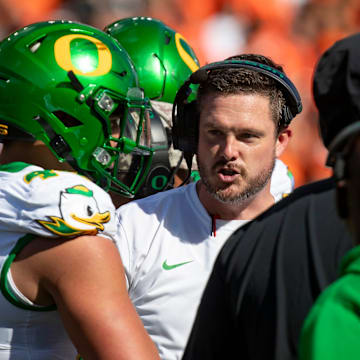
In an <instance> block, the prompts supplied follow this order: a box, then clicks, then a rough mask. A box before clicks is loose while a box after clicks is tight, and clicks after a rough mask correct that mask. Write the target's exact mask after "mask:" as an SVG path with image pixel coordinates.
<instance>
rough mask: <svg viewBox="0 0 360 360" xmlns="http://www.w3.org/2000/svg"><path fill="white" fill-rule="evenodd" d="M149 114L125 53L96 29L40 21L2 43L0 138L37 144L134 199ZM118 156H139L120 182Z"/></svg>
mask: <svg viewBox="0 0 360 360" xmlns="http://www.w3.org/2000/svg"><path fill="white" fill-rule="evenodd" d="M14 99H16V100H17V101H14ZM149 111H150V110H149V103H148V100H147V99H145V98H144V95H143V91H141V90H140V89H139V88H138V84H137V76H136V72H135V70H134V67H133V65H132V62H131V60H130V59H129V57H128V55H127V53H126V52H125V51H124V50H123V48H122V47H121V46H120V45H119V44H118V43H117V42H116V41H115V40H113V39H112V38H111V37H110V36H108V35H107V34H105V33H103V32H102V31H100V30H98V29H95V28H93V27H90V26H87V25H83V24H77V23H73V22H66V21H53V22H43V23H37V24H33V25H30V26H28V27H25V28H23V29H21V30H19V31H17V32H15V33H14V34H12V35H10V36H9V38H7V39H5V40H3V41H2V42H1V43H0V124H1V126H2V127H4V126H5V127H6V128H7V131H6V132H4V131H3V132H2V134H0V138H1V139H5V140H6V139H8V140H16V139H18V140H24V139H33V140H41V141H42V142H44V143H45V145H47V146H48V147H49V148H50V149H51V150H52V152H53V153H54V155H55V156H56V157H57V159H58V160H59V161H61V162H63V161H67V162H69V163H70V165H71V166H72V167H73V168H74V169H75V170H77V171H79V172H80V173H82V174H84V175H86V176H88V177H90V178H91V179H92V180H93V181H94V182H96V183H98V184H99V185H100V186H102V187H103V188H104V189H105V190H112V191H114V192H117V193H120V194H122V195H124V196H127V197H133V196H134V194H135V193H136V191H137V190H138V189H139V187H140V186H141V183H142V181H143V180H144V179H145V177H146V174H147V171H148V169H149V167H150V164H151V157H152V153H153V149H152V148H151V140H150V139H151V136H150V134H149V131H150V126H149V122H148V120H147V119H149V115H148V112H149ZM114 119H117V120H114ZM114 123H117V125H116V126H117V127H118V128H119V131H118V133H117V134H113V130H114V127H113V125H114ZM115 128H116V127H115ZM129 129H131V131H130V130H129ZM124 154H126V155H127V156H128V154H136V155H137V156H140V157H141V161H140V162H139V166H138V167H137V173H136V175H134V176H133V177H132V180H128V181H127V182H126V183H123V182H122V181H121V180H120V179H119V177H118V168H119V164H120V163H121V157H122V156H124ZM122 171H126V169H125V168H124V165H123V167H122Z"/></svg>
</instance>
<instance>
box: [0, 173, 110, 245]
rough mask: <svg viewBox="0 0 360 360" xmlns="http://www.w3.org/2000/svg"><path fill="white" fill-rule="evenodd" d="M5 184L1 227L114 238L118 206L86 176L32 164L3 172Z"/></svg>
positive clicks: (40, 233) (1, 191) (44, 234)
mask: <svg viewBox="0 0 360 360" xmlns="http://www.w3.org/2000/svg"><path fill="white" fill-rule="evenodd" d="M2 185H4V186H2V188H1V189H0V196H1V197H3V199H5V203H4V206H3V208H2V209H0V231H8V232H18V233H25V234H29V233H31V234H35V235H38V236H42V237H69V238H70V237H74V236H80V235H100V236H105V237H108V238H110V239H114V238H115V232H116V227H115V208H114V205H113V204H112V202H111V199H110V197H109V195H108V194H107V193H105V192H104V191H103V190H102V189H100V188H99V187H98V186H97V185H95V184H94V183H92V182H91V181H90V180H89V179H87V178H85V177H83V176H80V175H77V174H75V173H71V172H66V171H54V170H44V169H41V168H39V167H35V166H29V167H26V168H25V169H23V170H22V171H19V172H17V173H14V174H10V175H9V174H3V177H2Z"/></svg>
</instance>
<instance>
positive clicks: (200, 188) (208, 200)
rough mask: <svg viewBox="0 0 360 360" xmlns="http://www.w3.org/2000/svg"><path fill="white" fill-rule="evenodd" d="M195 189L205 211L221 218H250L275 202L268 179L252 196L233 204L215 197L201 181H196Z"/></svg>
mask: <svg viewBox="0 0 360 360" xmlns="http://www.w3.org/2000/svg"><path fill="white" fill-rule="evenodd" d="M196 190H197V193H198V196H199V199H200V202H201V203H202V205H203V206H204V208H205V209H206V211H207V212H208V213H209V214H210V215H216V216H218V217H219V218H220V219H223V220H252V219H254V218H255V217H256V216H258V215H259V214H261V213H262V212H264V211H265V210H266V209H267V208H269V207H270V206H272V205H273V204H274V203H275V200H274V197H273V196H272V195H271V193H270V181H269V182H268V184H267V185H266V186H265V187H264V189H262V190H261V191H259V192H258V193H257V194H255V195H254V196H252V197H250V198H248V199H245V200H243V201H241V202H237V203H235V204H230V203H224V202H221V201H219V200H217V199H215V198H214V196H213V195H211V194H210V193H209V192H208V191H207V190H206V188H205V186H204V184H203V183H202V182H201V181H199V182H198V183H197V186H196Z"/></svg>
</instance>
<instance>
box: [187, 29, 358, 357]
mask: <svg viewBox="0 0 360 360" xmlns="http://www.w3.org/2000/svg"><path fill="white" fill-rule="evenodd" d="M359 45H360V37H359V35H357V36H356V37H353V38H349V39H348V40H347V41H344V42H340V43H339V44H337V46H335V47H334V48H333V50H332V51H330V52H329V53H326V54H325V55H324V57H323V58H322V60H321V61H320V63H319V65H318V67H317V69H316V72H315V75H314V99H315V103H316V105H317V107H318V109H319V115H320V116H319V122H320V130H321V137H322V140H323V142H324V145H325V146H326V147H327V148H328V149H329V150H330V155H331V156H330V158H329V159H331V160H332V161H331V162H330V163H329V165H331V166H333V167H334V174H335V180H336V178H341V177H342V176H343V175H340V174H339V173H341V172H343V170H344V167H343V165H344V162H342V161H333V160H334V159H333V155H336V151H334V149H333V145H331V144H333V143H334V142H335V143H336V142H337V140H338V138H337V135H338V134H339V133H341V132H342V130H343V129H344V128H345V129H348V125H351V124H353V123H354V122H358V120H359V111H360V106H359V91H360V87H359V83H358V77H359V75H360V71H359V65H358V64H359V59H360V51H359V49H360V46H359ZM357 125H358V124H357ZM352 130H354V129H352ZM344 131H345V130H344ZM348 135H350V133H348ZM339 136H340V135H339ZM337 160H340V159H337ZM357 169H358V165H357V168H356V170H355V169H353V170H354V171H355V172H357ZM356 186H357V189H358V186H359V185H358V184H357V185H356ZM353 190H354V189H353ZM357 193H358V190H356V191H355V190H354V191H353V192H349V193H348V194H346V192H344V191H342V190H341V188H340V189H338V190H337V194H338V200H339V206H338V209H339V210H340V215H342V217H347V216H344V215H345V213H346V212H344V211H343V209H344V203H345V204H346V202H348V201H351V203H352V204H356V206H358V204H359V202H358V201H359V199H358V197H357V196H356V194H357ZM350 197H351V198H350ZM354 198H355V201H354V202H353V199H354ZM335 199H336V188H335V181H334V178H329V179H325V180H322V181H318V182H315V183H312V184H308V185H305V186H302V187H300V188H297V189H296V190H295V191H294V192H293V193H292V194H290V195H289V196H288V197H287V198H286V199H284V200H283V201H281V202H279V203H277V204H275V205H274V206H273V207H272V208H270V209H269V210H267V211H266V212H264V213H263V214H261V215H260V216H259V217H257V218H256V219H255V220H254V221H252V222H250V223H249V224H246V225H245V226H243V227H242V228H240V229H239V230H237V231H236V232H235V233H234V234H233V235H232V236H231V237H230V238H229V240H228V241H227V243H226V244H225V246H224V247H223V249H222V250H221V252H220V254H219V256H218V258H217V260H216V262H215V265H214V269H213V271H212V274H211V276H210V279H209V282H208V284H207V286H206V288H205V291H204V294H203V298H202V300H201V303H200V306H199V309H198V312H197V316H196V320H195V323H194V325H193V329H192V333H191V336H190V339H189V342H188V344H187V347H186V351H185V353H184V357H183V359H184V360H195V359H196V360H197V359H207V360H211V359H220V358H241V359H251V360H257V359H258V360H260V359H261V360H262V359H277V360H296V359H298V356H299V354H298V343H299V338H300V332H301V328H302V325H303V321H304V319H305V317H306V315H307V314H308V312H309V310H310V308H311V306H312V305H313V303H314V301H315V300H316V299H317V297H318V296H319V294H320V293H321V292H322V291H323V290H324V289H325V288H326V287H327V286H328V285H329V284H330V283H332V282H333V281H334V280H335V279H336V278H337V277H338V271H339V265H340V262H341V259H342V258H343V256H344V255H345V253H346V252H347V251H349V249H350V248H351V247H352V241H351V238H350V236H349V233H348V232H347V229H346V226H345V224H344V223H343V221H342V219H341V218H340V217H339V216H338V213H337V208H336V203H335ZM345 208H346V206H345ZM352 219H353V225H355V224H359V218H357V219H354V218H352ZM355 251H356V252H355V253H354V252H351V253H350V255H349V256H350V257H348V258H347V259H348V260H350V259H351V256H354V255H356V254H358V253H359V252H358V251H359V250H358V249H357V250H355ZM354 259H355V258H352V260H354ZM352 266H355V268H354V267H352V268H351V267H346V268H343V271H345V272H346V273H347V274H348V275H349V276H347V278H349V277H350V278H351V276H353V275H352V274H351V273H354V271H355V272H358V270H356V263H354V264H353V265H352ZM357 269H358V265H357ZM357 277H358V275H355V278H353V281H351V279H350V285H352V286H358V285H356V283H357V284H358V282H359V280H358V278H357ZM345 281H347V280H345ZM330 288H332V289H333V290H334V289H336V288H333V287H330ZM348 289H349V288H348ZM353 289H354V288H353ZM333 290H329V292H327V294H330V292H331V291H333ZM333 294H334V293H333ZM334 295H335V296H334V298H333V300H335V301H336V299H337V300H338V301H339V303H338V305H340V304H341V303H342V300H343V301H344V303H342V304H344V311H343V312H341V311H340V310H339V312H338V313H337V312H336V313H335V308H336V307H337V306H336V305H335V302H332V303H331V302H330V304H328V305H330V307H328V308H327V307H325V308H324V309H323V310H324V311H321V306H322V305H323V304H321V303H319V304H318V306H317V308H316V309H314V312H313V313H312V316H311V317H310V318H309V319H308V321H307V323H306V325H305V338H304V344H303V349H302V350H303V359H304V360H305V359H306V360H308V359H313V358H316V359H317V358H321V359H332V358H334V359H355V358H356V359H358V358H359V353H358V352H357V354H356V355H357V356H356V357H351V356H350V354H351V353H352V352H353V351H354V349H356V348H357V349H358V348H359V346H358V344H359V342H358V339H359V333H356V331H359V326H358V324H359V317H358V314H357V315H355V314H353V315H354V316H353V317H352V319H351V320H350V321H349V322H348V323H347V322H346V323H344V321H346V320H347V319H350V318H349V317H348V315H349V314H351V312H349V311H351V310H350V309H351V308H353V309H354V308H356V307H358V305H359V301H358V299H359V297H358V296H357V297H355V298H353V299H352V300H351V302H350V301H348V300H349V298H346V297H342V298H341V297H339V296H338V295H339V293H337V294H334ZM341 295H344V294H341ZM353 300H355V301H353ZM354 304H355V305H354ZM331 305H335V306H331ZM340 306H341V305H340ZM324 315H325V316H324ZM316 317H317V319H316ZM352 320H354V321H352ZM340 324H344V325H341V326H340ZM348 325H349V327H350V326H351V325H352V326H351V331H352V330H354V329H356V331H354V332H353V333H352V334H351V336H350V337H349V338H348V339H351V338H352V337H354V336H355V337H356V339H354V342H353V346H351V347H348V346H345V345H344V346H343V343H342V339H343V333H344V332H345V331H348V330H349V329H348V328H347V326H348ZM329 334H331V335H330V336H329ZM327 336H329V338H327ZM316 342H317V343H316ZM339 344H341V346H339ZM349 344H350V342H349ZM335 349H336V351H335ZM318 356H319V357H318Z"/></svg>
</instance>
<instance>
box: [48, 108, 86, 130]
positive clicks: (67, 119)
mask: <svg viewBox="0 0 360 360" xmlns="http://www.w3.org/2000/svg"><path fill="white" fill-rule="evenodd" d="M53 114H54V115H55V116H56V117H57V118H58V119H59V120H60V121H61V122H62V123H63V124H64V126H66V127H68V128H71V127H75V126H80V125H83V123H82V122H81V121H79V120H78V119H76V118H74V117H73V116H71V115H70V114H68V113H66V112H65V111H62V110H57V111H54V112H53Z"/></svg>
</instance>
